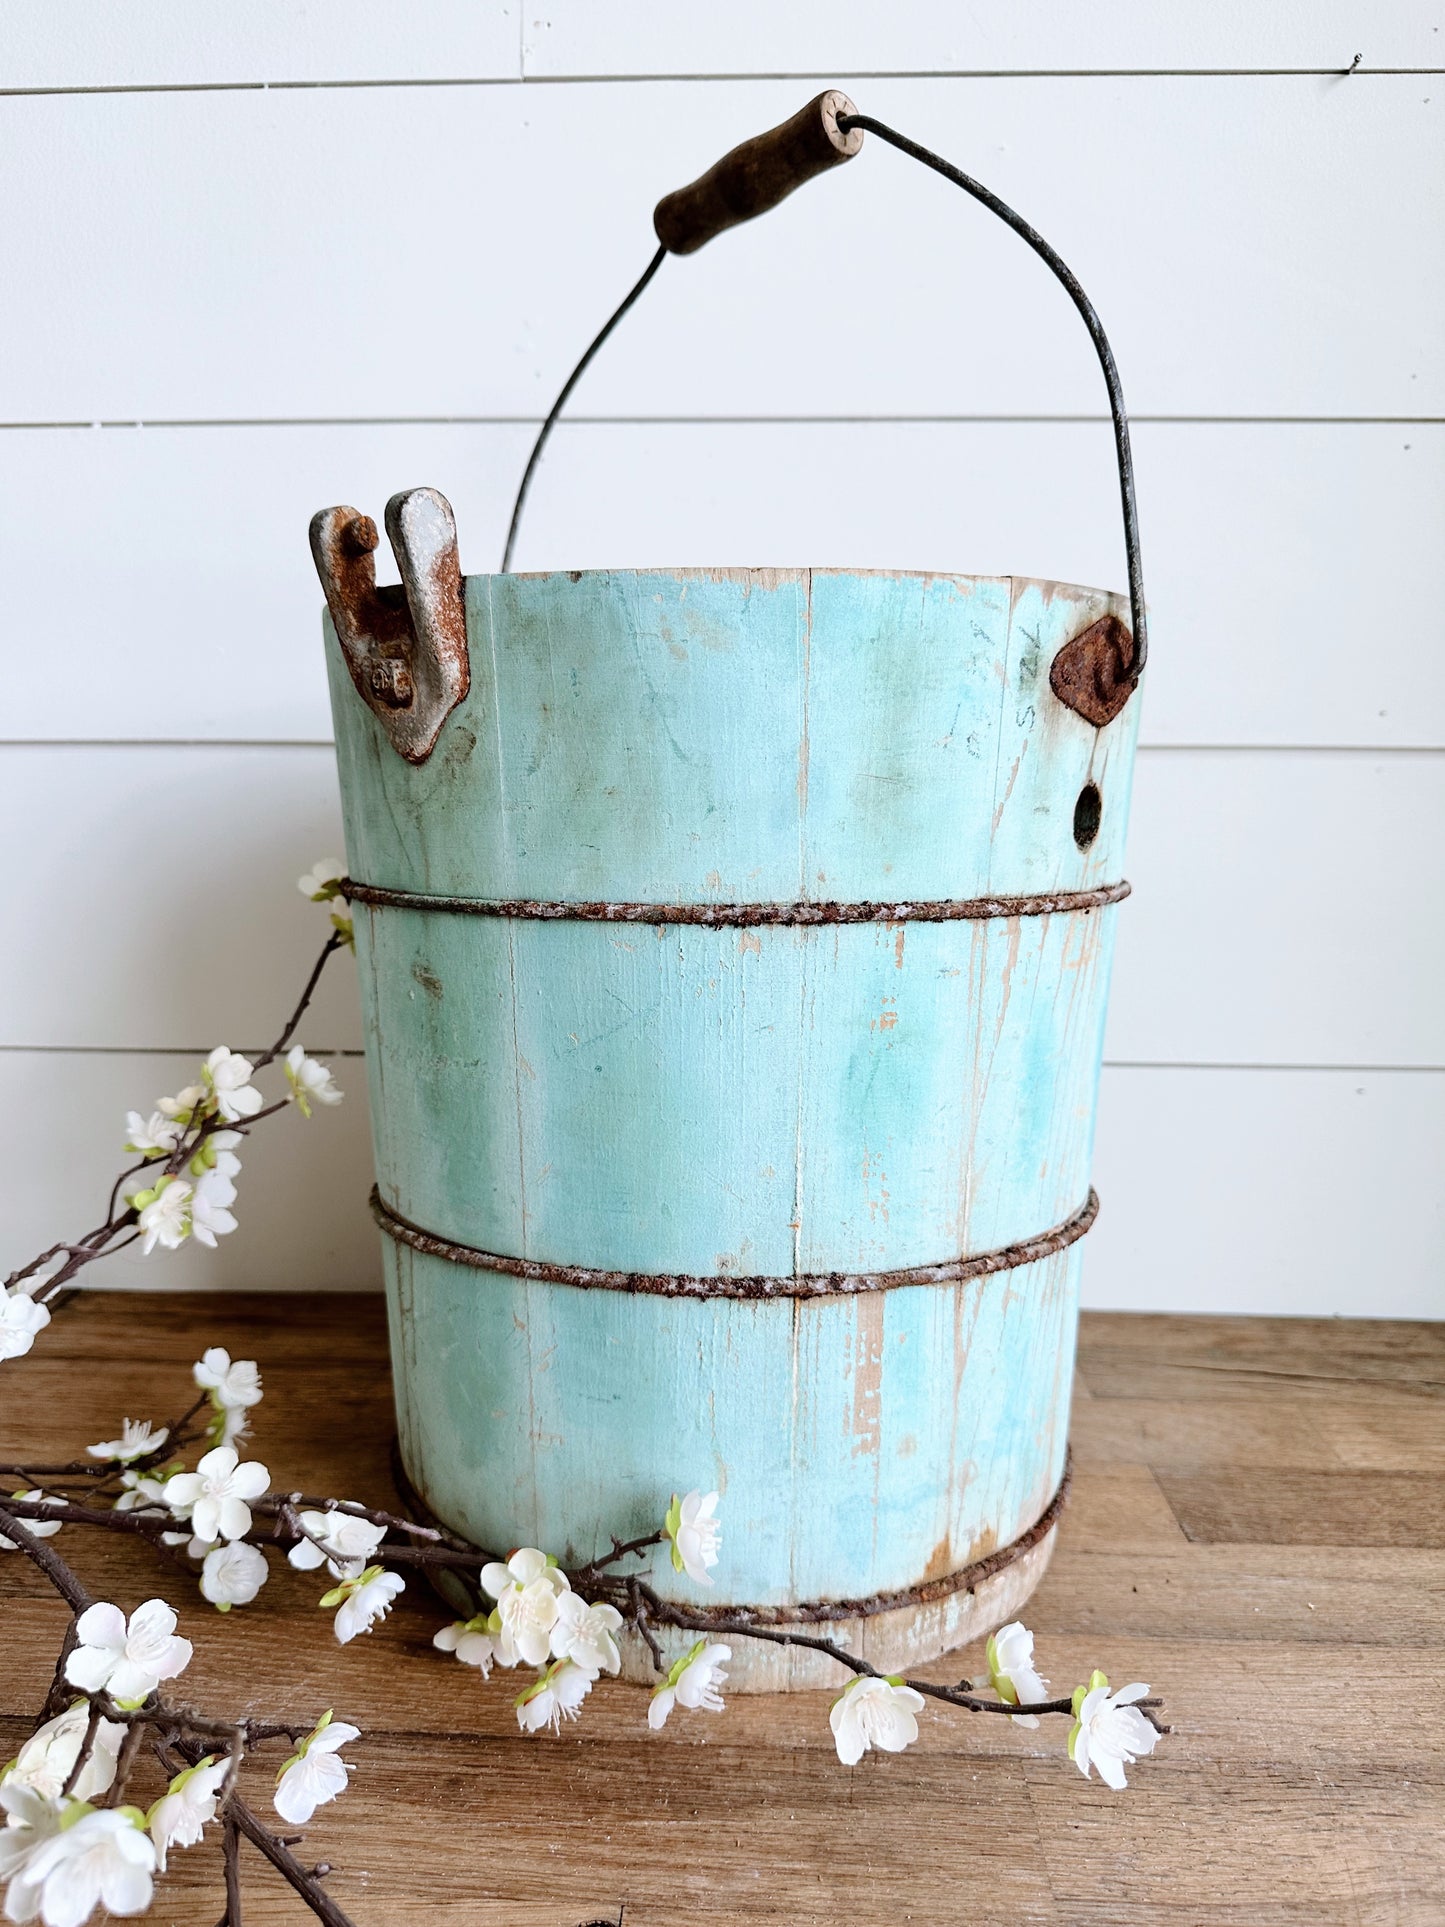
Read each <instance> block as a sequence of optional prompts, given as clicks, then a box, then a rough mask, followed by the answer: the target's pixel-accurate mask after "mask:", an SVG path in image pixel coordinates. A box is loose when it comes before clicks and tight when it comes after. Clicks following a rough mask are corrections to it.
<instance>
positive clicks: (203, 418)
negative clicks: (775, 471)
mask: <svg viewBox="0 0 1445 1927" xmlns="http://www.w3.org/2000/svg"><path fill="white" fill-rule="evenodd" d="M542 419H543V418H542V417H541V416H540V415H147V416H115V417H102V418H101V419H99V420H91V421H82V420H79V419H76V420H47V419H42V418H39V417H37V418H35V419H34V420H23V419H20V418H18V417H17V418H16V419H15V420H13V421H0V432H3V431H5V430H11V431H14V432H16V433H32V432H35V431H37V430H50V429H63V430H65V431H66V432H67V433H70V432H74V431H75V430H77V429H81V430H85V431H86V432H90V431H93V430H95V429H97V428H106V429H126V428H130V429H148V430H150V431H152V432H154V431H155V430H156V429H160V428H536V427H539V426H540V425H541V422H542ZM1129 423H1130V426H1131V427H1134V428H1138V427H1154V428H1438V427H1440V426H1441V425H1442V423H1445V416H1442V415H1214V414H1211V415H1162V414H1160V415H1148V414H1139V415H1130V417H1129ZM874 425H877V426H879V427H894V426H896V427H912V428H953V427H990V426H997V427H1003V428H1031V427H1058V428H1100V427H1102V428H1107V427H1108V426H1109V417H1108V416H1107V415H1098V414H1042V415H1039V414H987V415H972V414H962V415H955V414H927V415H918V414H890V413H886V412H882V411H879V412H876V413H869V414H811V415H733V414H730V415H675V414H667V415H637V414H628V415H569V416H567V418H566V419H565V420H564V421H561V422H559V423H558V424H557V431H556V432H557V433H558V434H559V435H564V434H566V433H567V432H568V430H570V429H574V428H867V427H870V426H874Z"/></svg>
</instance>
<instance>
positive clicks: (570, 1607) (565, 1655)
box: [552, 1592, 622, 1679]
mask: <svg viewBox="0 0 1445 1927" xmlns="http://www.w3.org/2000/svg"><path fill="white" fill-rule="evenodd" d="M621 1624H622V1614H621V1613H620V1612H618V1610H617V1608H616V1607H615V1606H609V1605H607V1604H606V1603H605V1602H599V1603H598V1604H597V1605H595V1606H589V1605H588V1604H587V1601H586V1600H585V1599H583V1598H582V1597H581V1596H580V1595H579V1594H577V1593H575V1592H564V1593H563V1594H562V1596H561V1598H560V1599H559V1600H558V1601H557V1622H556V1624H555V1625H554V1626H553V1628H552V1651H553V1652H554V1653H555V1654H556V1656H557V1658H558V1659H570V1660H573V1661H575V1662H576V1664H577V1665H578V1666H580V1667H581V1668H582V1670H583V1672H584V1673H588V1674H590V1675H591V1677H592V1678H593V1679H596V1678H597V1676H598V1674H599V1673H616V1672H620V1671H621V1669H622V1655H621V1653H620V1652H619V1651H618V1649H617V1640H616V1637H615V1635H616V1632H617V1628H618V1627H619V1626H620V1625H621Z"/></svg>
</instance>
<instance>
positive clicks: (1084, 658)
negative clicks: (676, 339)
mask: <svg viewBox="0 0 1445 1927" xmlns="http://www.w3.org/2000/svg"><path fill="white" fill-rule="evenodd" d="M865 132H867V133H870V134H876V135H877V136H878V138H879V139H880V140H882V141H886V142H887V144H888V145H889V146H890V147H896V148H897V149H898V150H899V152H900V153H903V154H907V155H909V156H910V157H911V158H912V159H913V160H916V161H920V162H921V163H922V164H923V166H925V167H929V168H932V169H933V171H934V173H936V174H941V175H942V176H943V177H944V179H945V180H948V181H952V182H953V184H954V186H955V187H961V188H962V189H963V191H964V193H965V194H971V195H972V196H973V198H974V200H976V201H980V202H982V204H983V205H984V206H985V207H986V208H988V210H989V211H990V213H992V214H996V215H997V216H998V218H999V219H1000V220H1001V221H1003V222H1004V223H1005V224H1006V225H1007V226H1008V227H1011V228H1012V229H1013V231H1014V233H1015V234H1017V235H1018V236H1019V237H1020V238H1021V239H1022V240H1024V241H1027V243H1028V245H1029V246H1030V247H1031V248H1032V249H1033V251H1034V253H1035V254H1037V255H1038V256H1039V257H1040V259H1041V260H1042V261H1043V262H1044V263H1045V265H1046V266H1047V267H1048V268H1049V269H1050V271H1051V272H1052V273H1053V275H1054V277H1055V278H1056V279H1057V280H1058V281H1059V282H1061V283H1062V284H1063V287H1064V289H1065V291H1066V293H1067V294H1068V296H1069V299H1070V300H1071V301H1072V302H1073V304H1074V306H1075V308H1077V309H1078V311H1079V314H1080V316H1081V317H1082V319H1083V322H1084V325H1085V327H1087V329H1088V330H1089V338H1090V340H1091V341H1092V342H1093V344H1094V351H1095V353H1096V354H1097V355H1098V357H1099V366H1100V367H1101V368H1102V370H1103V373H1104V386H1105V388H1106V389H1107V390H1108V395H1109V413H1110V416H1111V418H1112V420H1113V424H1114V451H1115V455H1116V458H1117V461H1118V467H1119V499H1120V506H1121V508H1122V511H1123V521H1124V550H1125V555H1126V557H1127V561H1128V570H1129V610H1130V623H1131V625H1132V626H1131V627H1126V626H1125V624H1124V623H1122V622H1120V621H1119V619H1118V617H1117V616H1112V615H1108V616H1103V617H1101V618H1100V619H1099V620H1098V621H1097V622H1094V623H1091V624H1090V625H1089V627H1088V628H1086V629H1084V630H1083V631H1082V632H1081V633H1080V634H1079V635H1076V636H1074V637H1072V638H1071V639H1070V640H1069V641H1068V642H1066V643H1065V644H1064V646H1063V648H1062V649H1060V650H1059V652H1058V654H1057V655H1056V656H1055V657H1054V660H1053V663H1052V665H1051V667H1050V670H1049V684H1050V687H1051V688H1052V689H1053V692H1054V694H1055V695H1056V696H1057V697H1058V698H1059V700H1060V702H1062V703H1065V704H1066V705H1067V706H1068V707H1069V708H1070V709H1072V710H1074V711H1075V712H1076V713H1077V714H1078V715H1080V716H1082V717H1083V718H1084V719H1085V720H1086V721H1087V722H1090V723H1092V724H1094V726H1095V727H1096V728H1099V729H1102V728H1103V727H1104V726H1105V725H1106V724H1108V723H1111V722H1112V721H1113V720H1114V718H1115V717H1116V716H1117V715H1118V714H1119V712H1120V711H1121V710H1122V709H1123V707H1124V705H1125V704H1126V703H1127V702H1128V700H1129V698H1130V696H1131V695H1132V694H1133V693H1134V690H1135V689H1136V688H1137V686H1138V683H1139V678H1140V676H1141V675H1142V674H1143V671H1144V662H1145V658H1146V656H1147V654H1148V633H1147V626H1146V616H1145V608H1144V565H1143V561H1142V558H1141V556H1140V551H1139V517H1138V509H1137V506H1136V503H1135V496H1134V461H1133V455H1132V452H1131V450H1130V446H1129V418H1128V415H1127V413H1126V411H1125V408H1124V391H1123V388H1122V387H1121V385H1120V382H1119V371H1118V368H1117V367H1116V365H1115V362H1114V353H1113V350H1112V349H1111V348H1110V346H1109V338H1108V336H1107V335H1106V334H1105V333H1104V327H1103V323H1102V322H1101V321H1100V320H1099V317H1098V315H1097V314H1096V313H1095V312H1094V307H1093V303H1092V302H1091V301H1090V300H1089V297H1088V296H1087V295H1086V294H1085V293H1084V290H1083V288H1082V287H1081V286H1080V284H1079V281H1078V278H1077V277H1076V276H1075V274H1074V273H1073V271H1072V270H1071V269H1070V268H1069V266H1068V265H1067V263H1066V262H1065V261H1064V260H1063V259H1062V258H1061V257H1060V255H1059V254H1058V253H1057V252H1056V251H1055V250H1054V249H1053V248H1052V247H1051V246H1050V245H1049V243H1048V242H1047V241H1046V240H1045V239H1044V238H1043V236H1042V235H1041V234H1040V233H1038V232H1037V230H1036V229H1034V228H1032V227H1030V226H1029V224H1028V222H1027V221H1025V220H1024V218H1023V216H1022V215H1020V214H1017V213H1015V211H1014V210H1013V208H1011V207H1010V206H1009V205H1008V204H1007V202H1005V201H1002V200H1000V199H999V197H998V195H997V194H995V193H993V192H992V190H991V189H989V188H986V187H984V186H982V185H981V183H980V182H978V181H975V180H973V179H972V178H971V177H970V176H969V175H967V174H965V173H963V172H962V171H961V170H960V169H959V168H956V167H954V166H953V165H952V163H951V162H949V161H946V160H944V159H943V158H942V156H941V155H938V154H935V153H933V152H931V150H930V149H928V148H926V147H920V146H919V145H918V143H917V142H916V141H911V140H909V139H908V137H907V136H906V135H904V134H900V133H898V132H897V131H896V130H895V129H894V128H892V127H888V126H886V125H885V124H884V123H883V122H882V121H879V120H874V119H873V118H872V116H871V115H869V114H860V113H859V112H858V111H857V109H856V108H855V107H854V105H853V103H852V101H851V100H849V98H848V96H847V95H846V94H844V93H840V92H839V91H838V90H837V89H836V88H830V89H828V90H827V91H826V92H824V93H821V94H819V95H818V96H817V98H816V99H815V100H810V101H809V102H808V104H807V106H806V107H803V108H801V109H799V111H798V112H797V113H796V114H794V115H793V116H792V118H791V119H790V120H785V121H783V122H782V123H781V125H780V126H777V127H773V128H770V129H769V130H768V132H767V133H765V134H757V135H754V137H753V138H752V139H751V140H746V141H743V142H742V144H741V145H740V146H738V147H734V148H733V149H732V150H731V151H730V152H729V153H727V154H724V155H723V157H722V159H721V160H720V161H717V162H716V163H715V164H714V165H713V166H712V167H710V168H709V169H708V171H707V172H706V173H705V174H703V175H700V176H699V178H698V179H697V180H695V181H693V182H692V183H691V184H690V185H689V186H687V187H683V188H679V189H678V190H677V191H676V192H675V193H672V194H668V195H666V196H664V198H663V199H662V200H660V201H659V202H658V204H657V207H656V210H655V211H654V213H653V217H652V218H653V227H654V229H655V231H656V234H657V238H658V240H659V242H660V243H661V245H660V247H659V248H658V250H657V253H656V254H655V255H654V256H653V257H652V259H651V261H650V262H649V263H648V265H647V267H646V268H645V269H644V271H643V273H642V275H641V277H640V279H639V280H638V281H637V282H636V284H635V285H634V286H633V287H632V289H631V290H630V291H629V293H628V294H627V295H626V296H625V298H624V299H623V301H622V302H621V304H620V305H619V306H618V307H617V308H616V309H615V310H614V312H613V313H612V314H611V315H610V316H609V318H608V320H607V322H606V323H605V325H604V326H603V328H602V329H601V331H600V332H599V333H598V334H597V336H596V337H595V338H594V339H593V341H592V342H591V344H590V345H589V346H588V348H587V351H586V353H585V354H584V355H583V356H582V359H581V360H580V361H579V362H578V363H577V366H576V367H575V368H574V369H573V370H572V373H571V374H570V375H569V376H568V377H567V380H566V382H565V383H564V384H563V387H562V391H561V393H560V394H559V395H558V397H557V399H556V401H555V402H554V403H553V404H552V407H551V410H550V412H549V413H548V415H547V419H546V420H545V421H544V422H543V424H542V427H541V429H540V431H539V433H538V435H537V439H536V442H535V443H534V444H533V447H532V452H531V455H530V457H529V458H528V461H527V466H526V469H525V471H524V472H523V475H522V480H521V484H520V486H519V488H518V490H517V500H516V504H515V506H514V507H513V510H512V520H511V525H510V527H509V528H508V531H507V544H506V548H505V550H504V552H503V555H502V573H503V574H506V573H507V572H508V571H509V570H510V568H511V564H512V552H513V550H514V548H515V547H516V541H517V529H518V526H519V525H520V522H521V518H522V509H523V505H524V504H525V502H526V499H527V491H528V488H529V487H530V485H531V481H532V476H533V474H534V472H535V470H536V467H537V463H538V461H539V459H540V457H541V454H542V450H543V448H544V447H545V446H546V442H547V438H548V436H549V435H550V434H551V432H552V429H553V426H554V425H555V423H556V421H557V418H558V416H559V415H560V414H561V412H562V409H563V408H564V406H565V405H566V402H567V398H568V396H569V395H570V394H571V393H572V390H573V389H574V388H575V387H576V385H577V383H578V381H579V380H580V379H581V377H582V375H583V373H584V372H585V371H586V369H587V367H588V365H589V364H590V362H591V361H592V358H593V357H594V356H595V355H596V353H597V351H598V349H599V348H601V346H602V344H603V342H605V341H606V339H607V337H608V336H609V335H610V334H611V333H612V331H613V329H614V328H615V327H616V326H617V324H618V322H619V321H621V319H622V317H623V316H624V315H625V314H626V313H627V311H628V310H629V308H631V307H632V306H633V304H634V303H635V302H636V301H637V299H638V297H639V296H640V295H641V294H642V291H643V289H644V288H646V286H647V284H648V282H649V281H651V280H652V278H653V276H654V275H655V274H656V273H657V271H658V269H659V268H660V267H661V266H662V263H663V261H664V259H665V258H666V256H667V255H669V254H694V253H696V251H697V250H698V249H699V248H700V247H703V246H704V245H705V244H706V243H707V242H708V241H711V240H712V239H713V238H714V236H715V235H718V234H722V233H724V232H725V231H726V230H727V229H728V228H730V227H736V226H737V225H738V224H739V223H740V222H742V221H751V220H753V219H754V218H755V217H756V216H757V215H759V214H765V213H766V212H767V211H768V209H769V208H772V207H776V206H777V205H778V203H779V202H780V201H782V200H785V199H786V198H787V196H788V195H789V194H791V193H793V191H794V190H795V189H796V188H799V187H801V186H802V185H803V183H804V182H805V181H810V180H812V179H813V178H814V176H815V175H818V174H823V173H826V172H828V171H829V169H831V168H834V167H837V166H840V165H841V164H842V163H843V162H844V161H848V160H852V159H853V157H854V156H855V155H856V154H857V153H858V152H859V150H860V149H861V148H862V145H863V135H864V133H865Z"/></svg>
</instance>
